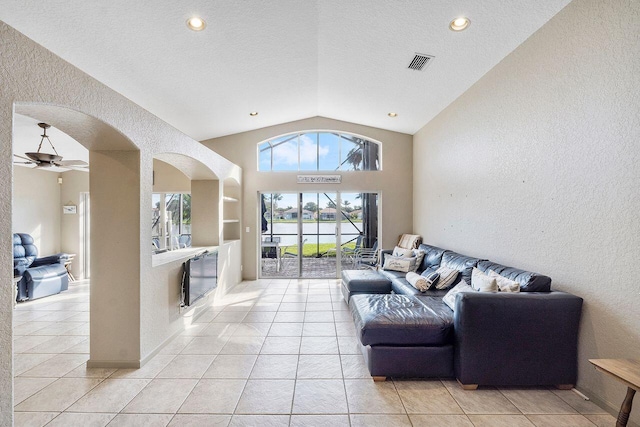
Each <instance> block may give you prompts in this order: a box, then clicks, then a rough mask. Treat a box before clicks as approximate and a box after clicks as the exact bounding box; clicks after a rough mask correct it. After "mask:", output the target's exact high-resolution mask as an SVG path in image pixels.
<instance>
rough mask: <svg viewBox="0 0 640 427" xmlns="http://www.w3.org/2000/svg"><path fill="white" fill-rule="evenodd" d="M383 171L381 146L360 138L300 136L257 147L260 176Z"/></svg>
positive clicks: (327, 134) (331, 134) (328, 134)
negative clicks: (268, 173) (313, 172)
mask: <svg viewBox="0 0 640 427" xmlns="http://www.w3.org/2000/svg"><path fill="white" fill-rule="evenodd" d="M380 169H381V167H380V144H379V143H378V142H375V141H371V140H368V139H366V138H363V137H361V136H358V135H353V134H348V133H342V132H300V133H293V134H288V135H284V136H279V137H277V138H273V139H269V140H267V141H264V142H261V143H260V144H258V170H259V171H261V172H287V171H326V172H329V171H333V172H335V171H374V170H380Z"/></svg>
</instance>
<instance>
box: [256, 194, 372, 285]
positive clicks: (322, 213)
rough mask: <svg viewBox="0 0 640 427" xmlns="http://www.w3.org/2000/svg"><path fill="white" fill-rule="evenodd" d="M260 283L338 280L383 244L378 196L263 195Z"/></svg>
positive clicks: (261, 200) (260, 195) (261, 196)
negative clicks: (363, 253) (363, 255)
mask: <svg viewBox="0 0 640 427" xmlns="http://www.w3.org/2000/svg"><path fill="white" fill-rule="evenodd" d="M259 198H260V204H261V206H262V209H261V215H262V218H261V224H262V235H261V236H260V277H262V278H267V277H274V278H275V277H279V278H337V277H339V276H340V272H341V270H344V269H353V268H359V267H360V266H359V264H358V253H359V251H360V250H361V249H363V248H372V247H374V246H375V244H376V242H377V240H378V226H379V223H378V210H379V208H378V207H379V203H378V198H379V197H378V194H377V193H374V192H366V193H365V192H362V193H359V192H336V191H333V192H329V191H328V192H304V193H275V192H273V193H260V194H259Z"/></svg>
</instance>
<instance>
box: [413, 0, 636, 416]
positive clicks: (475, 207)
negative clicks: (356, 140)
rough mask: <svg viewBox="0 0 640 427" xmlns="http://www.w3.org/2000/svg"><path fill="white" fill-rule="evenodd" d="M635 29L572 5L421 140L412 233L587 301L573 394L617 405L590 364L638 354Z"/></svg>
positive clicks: (627, 21) (628, 11)
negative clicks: (542, 279) (543, 278)
mask: <svg viewBox="0 0 640 427" xmlns="http://www.w3.org/2000/svg"><path fill="white" fill-rule="evenodd" d="M639 23H640V2H637V1H632V2H629V1H624V0H612V1H608V2H601V1H598V0H575V1H573V2H572V3H571V4H569V5H568V6H567V7H566V8H565V9H564V10H563V11H561V12H560V13H559V14H558V15H557V16H556V17H554V18H553V19H552V20H551V21H550V22H548V23H547V24H546V25H545V26H543V27H542V28H541V29H540V30H539V31H538V32H536V33H535V34H534V35H533V36H532V37H531V38H530V39H529V40H527V41H526V42H525V43H524V44H522V45H521V46H520V47H518V48H517V49H516V50H515V51H514V52H513V53H512V54H510V55H509V56H507V57H506V58H505V59H504V60H503V61H502V62H501V63H500V64H498V65H497V66H496V67H495V68H494V69H493V70H491V71H490V72H489V73H487V74H486V75H485V76H484V77H483V78H482V79H481V80H480V81H479V82H478V83H477V84H475V85H474V86H473V87H472V88H471V89H469V90H468V91H467V92H466V93H464V94H463V95H462V96H461V97H460V98H459V99H458V100H456V101H455V102H454V103H453V104H451V105H450V106H449V107H448V108H447V109H446V110H445V111H443V112H442V113H441V114H440V115H439V116H437V117H436V118H435V119H434V120H432V121H431V122H430V123H429V124H428V125H426V126H425V127H424V128H423V129H421V130H420V131H419V132H418V133H417V134H416V135H415V137H414V152H415V156H414V200H415V201H416V203H415V205H414V218H415V221H414V224H415V229H416V230H415V231H417V232H420V233H422V234H423V235H424V236H425V239H426V241H427V242H429V243H432V244H435V245H439V246H443V247H445V248H450V249H453V250H457V251H460V252H462V253H464V254H468V255H473V256H482V257H487V258H490V259H492V260H494V261H496V262H500V263H504V264H508V265H514V266H517V267H521V268H525V269H529V270H534V271H538V272H540V273H544V274H547V275H549V276H551V277H552V278H553V287H554V288H555V289H558V290H564V291H568V292H571V293H574V294H576V295H579V296H581V297H583V298H584V300H585V303H584V309H583V318H582V323H581V330H580V338H579V360H578V363H579V376H578V388H579V389H580V390H582V391H584V392H585V393H586V394H587V395H589V396H591V397H592V398H596V399H597V400H602V401H605V402H606V403H607V404H609V405H611V406H612V407H613V408H616V410H617V408H618V407H619V405H620V403H621V402H622V399H623V397H624V392H625V387H623V386H622V385H621V384H619V383H616V382H615V381H613V380H611V379H609V378H607V377H606V376H604V375H603V374H600V373H598V372H596V371H595V370H594V369H593V367H592V366H590V364H589V362H588V361H587V359H589V358H635V359H638V358H640V345H639V344H638V343H640V310H639V309H638V305H639V304H640V294H639V293H638V283H637V280H636V276H637V270H638V268H637V266H638V260H639V259H640V220H639V218H638V212H639V211H640V191H639V190H640V169H639V168H638V165H640V144H639V141H640V114H639V113H638V112H639V111H640V97H638V90H639V88H640V56H639V55H638V52H640V44H639V39H638V34H639V33H640V24H639ZM633 418H634V419H635V421H636V422H638V421H640V409H638V405H636V409H635V410H634V417H633Z"/></svg>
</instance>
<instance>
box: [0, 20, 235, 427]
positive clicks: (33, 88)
mask: <svg viewBox="0 0 640 427" xmlns="http://www.w3.org/2000/svg"><path fill="white" fill-rule="evenodd" d="M0 40H2V42H1V44H0V84H1V86H2V90H0V178H1V179H2V182H5V183H8V182H12V180H13V174H12V158H11V153H12V146H11V141H12V136H11V132H12V114H13V109H14V107H15V108H16V109H17V108H18V107H19V108H20V109H21V110H20V111H21V112H23V113H25V111H23V108H24V107H25V105H26V104H31V103H33V104H37V105H36V106H35V107H33V108H32V109H31V113H32V114H27V115H38V114H37V113H38V112H41V113H42V115H43V116H47V117H46V120H47V123H51V124H52V125H53V126H56V127H58V128H60V129H61V130H63V131H64V132H65V133H68V134H69V135H71V136H72V137H74V139H76V140H77V141H79V142H80V143H82V144H83V145H85V146H88V147H89V149H90V150H108V149H114V148H115V149H127V147H123V145H122V143H120V142H117V141H119V140H124V141H127V140H128V141H130V142H129V143H128V145H129V147H128V148H129V149H135V150H139V151H140V189H139V193H140V200H139V203H140V206H142V207H144V209H140V216H139V217H138V218H131V221H136V222H139V223H140V230H141V232H140V236H139V237H138V236H131V238H132V239H136V238H139V239H140V241H139V247H140V248H141V253H140V258H139V263H140V275H139V277H132V278H128V279H129V284H130V286H133V287H139V289H140V297H141V298H140V300H141V302H140V304H139V306H138V307H137V310H136V311H138V312H139V325H135V324H134V325H129V326H130V327H135V328H140V331H141V336H140V343H139V347H140V350H139V353H140V356H141V358H144V357H145V355H147V354H149V353H150V352H151V351H152V350H153V349H155V348H156V347H157V346H158V345H159V344H160V343H162V342H163V341H164V340H165V339H166V338H167V336H168V331H169V330H171V325H168V324H165V323H163V322H157V321H155V318H156V317H159V313H161V312H163V311H166V310H167V305H157V304H154V303H153V301H152V299H151V298H148V296H149V295H150V294H152V293H155V292H162V291H163V289H161V288H160V285H158V284H157V283H155V282H154V281H153V274H152V272H153V269H152V266H151V245H149V242H150V240H151V215H149V211H148V209H147V207H148V206H149V204H150V200H151V190H152V189H151V186H152V185H151V179H152V170H153V157H154V155H157V154H159V153H179V154H183V155H185V156H189V157H192V158H195V159H198V160H199V161H200V162H201V163H203V164H204V165H206V167H207V168H208V169H210V170H212V171H213V173H214V174H215V175H216V176H217V177H218V178H220V179H221V180H224V179H227V178H233V179H235V180H236V181H239V180H240V174H241V170H240V169H239V168H238V167H237V166H236V165H234V164H232V163H231V162H229V161H227V160H226V159H224V158H223V157H221V156H219V155H218V154H216V153H214V152H213V151H211V150H209V149H207V148H206V147H204V146H202V145H201V144H198V143H197V142H196V141H194V140H192V139H190V138H189V137H187V136H186V135H184V134H182V133H181V132H179V131H178V130H176V129H174V128H172V127H170V126H169V125H167V124H166V123H164V122H162V121H161V120H160V119H158V118H157V117H155V116H153V115H151V114H150V113H149V112H147V111H145V110H144V109H142V108H140V107H139V106H137V105H135V104H133V103H132V102H130V101H129V100H127V99H126V98H124V97H123V96H121V95H119V94H118V93H116V92H114V91H113V90H111V89H109V88H108V87H106V86H104V85H103V84H101V83H99V82H98V81H96V80H94V79H93V78H91V77H89V76H88V75H86V74H84V73H82V72H81V71H80V70H78V69H77V68H75V67H73V66H71V65H70V64H68V63H66V62H65V61H63V60H61V59H60V58H59V57H57V56H55V55H53V54H52V53H51V52H49V51H47V50H46V49H44V48H42V47H41V46H39V45H37V44H36V43H34V42H33V41H31V40H29V39H28V38H26V37H25V36H23V35H22V34H20V33H18V32H17V31H15V30H13V29H12V28H11V27H9V26H7V25H6V24H4V23H2V22H0ZM56 106H60V107H64V108H56ZM91 117H93V118H96V119H98V120H95V119H91ZM42 119H45V117H42ZM105 128H107V129H105ZM109 129H111V132H108V131H109ZM113 129H115V130H117V131H118V133H119V134H120V135H121V136H118V135H115V134H114V132H113ZM122 136H124V138H122ZM124 145H127V144H124ZM11 200H12V189H11V186H9V185H2V186H0V217H1V218H5V219H8V218H11ZM94 224H95V222H94ZM12 258H13V257H12V245H11V221H8V220H5V221H0V277H3V278H5V279H3V280H8V278H9V277H10V276H11V274H12ZM94 261H95V262H94ZM99 262H100V260H98V259H96V260H93V259H92V264H95V263H99ZM92 266H93V265H92ZM113 297H114V298H118V295H114V296H113ZM145 297H147V298H146V299H145ZM11 300H12V298H11V288H10V287H9V286H0V425H3V426H4V425H11V418H12V411H13V403H12V384H13V372H12V369H13V368H12V311H13V310H12V302H11ZM167 304H168V302H167ZM96 338H97V339H99V338H100V337H96ZM91 340H92V344H93V342H94V337H93V336H92V338H91Z"/></svg>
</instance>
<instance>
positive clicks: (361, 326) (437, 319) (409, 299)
mask: <svg viewBox="0 0 640 427" xmlns="http://www.w3.org/2000/svg"><path fill="white" fill-rule="evenodd" d="M349 308H350V310H351V314H352V315H353V319H354V323H355V326H356V331H357V334H358V337H359V339H360V342H361V343H362V345H365V346H366V345H371V346H375V345H387V346H389V345H398V346H413V345H416V346H420V345H421V346H438V345H445V344H449V343H451V342H452V341H453V313H452V312H451V310H450V309H449V308H448V307H447V306H446V305H444V303H443V302H442V300H441V299H440V298H433V297H421V298H416V297H414V296H407V295H396V294H391V295H354V296H353V297H352V298H351V302H350V303H349Z"/></svg>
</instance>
